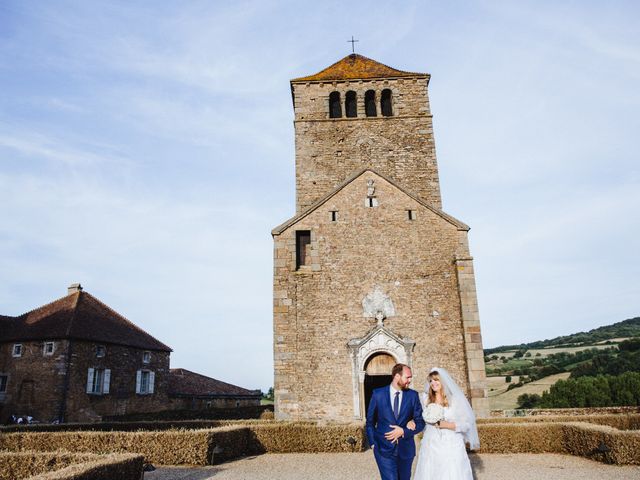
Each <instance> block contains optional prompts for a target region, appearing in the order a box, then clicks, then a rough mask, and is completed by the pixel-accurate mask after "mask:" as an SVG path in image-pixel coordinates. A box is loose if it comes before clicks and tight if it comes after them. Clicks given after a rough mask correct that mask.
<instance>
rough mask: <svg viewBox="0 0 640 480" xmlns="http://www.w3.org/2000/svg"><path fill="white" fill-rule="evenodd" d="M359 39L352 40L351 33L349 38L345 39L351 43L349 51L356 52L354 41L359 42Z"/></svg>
mask: <svg viewBox="0 0 640 480" xmlns="http://www.w3.org/2000/svg"><path fill="white" fill-rule="evenodd" d="M359 41H360V40H354V39H353V35H351V40H347V43H350V44H351V52H352V53H356V42H359Z"/></svg>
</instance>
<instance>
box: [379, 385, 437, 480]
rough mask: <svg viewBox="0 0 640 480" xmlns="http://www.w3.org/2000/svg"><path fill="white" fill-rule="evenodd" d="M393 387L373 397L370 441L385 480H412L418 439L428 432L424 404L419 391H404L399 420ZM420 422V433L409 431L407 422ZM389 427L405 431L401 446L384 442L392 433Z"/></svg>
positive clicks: (417, 427) (400, 442) (417, 425)
mask: <svg viewBox="0 0 640 480" xmlns="http://www.w3.org/2000/svg"><path fill="white" fill-rule="evenodd" d="M389 388H390V387H389V386H386V387H381V388H376V389H375V390H374V391H373V394H372V395H371V401H370V402H369V410H367V438H368V439H369V445H371V446H372V447H374V446H375V447H374V448H373V454H374V456H375V457H376V462H377V464H378V469H379V470H380V476H381V477H382V480H409V479H410V478H411V465H412V464H413V458H414V457H415V456H416V444H415V441H414V438H413V437H414V435H416V434H417V433H420V432H421V431H422V430H423V429H424V425H425V424H424V420H423V418H422V404H421V403H420V397H419V395H418V393H417V392H416V391H415V390H403V392H402V403H401V404H400V411H399V412H398V418H396V417H395V415H394V414H393V407H392V405H391V398H390V393H389ZM409 420H413V421H414V422H416V429H415V430H409V429H407V422H408V421H409ZM389 425H397V426H399V427H402V429H403V430H404V437H402V438H400V439H399V440H398V442H397V443H391V442H390V441H389V440H387V439H386V438H384V434H385V433H387V432H390V431H391V430H392V428H391V427H390V426H389Z"/></svg>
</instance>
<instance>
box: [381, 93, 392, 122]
mask: <svg viewBox="0 0 640 480" xmlns="http://www.w3.org/2000/svg"><path fill="white" fill-rule="evenodd" d="M380 110H381V111H382V115H384V116H385V117H390V116H392V115H393V112H392V110H391V90H389V89H388V88H385V89H384V90H382V96H381V98H380Z"/></svg>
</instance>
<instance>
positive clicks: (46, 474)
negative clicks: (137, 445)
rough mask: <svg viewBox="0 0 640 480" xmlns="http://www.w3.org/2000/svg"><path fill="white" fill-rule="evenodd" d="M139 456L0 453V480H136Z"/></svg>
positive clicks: (138, 477) (140, 459) (139, 472)
mask: <svg viewBox="0 0 640 480" xmlns="http://www.w3.org/2000/svg"><path fill="white" fill-rule="evenodd" d="M142 469H143V457H142V456H141V455H134V454H117V455H104V456H101V455H94V454H87V453H85V454H74V453H66V452H52V453H42V452H18V453H6V452H0V480H22V479H27V478H28V479H29V480H36V479H37V480H90V479H91V480H93V479H95V480H107V479H112V478H118V479H122V480H139V479H140V478H141V476H142Z"/></svg>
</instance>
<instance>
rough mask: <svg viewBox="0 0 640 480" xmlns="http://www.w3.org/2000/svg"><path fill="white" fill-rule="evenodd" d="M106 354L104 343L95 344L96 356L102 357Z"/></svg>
mask: <svg viewBox="0 0 640 480" xmlns="http://www.w3.org/2000/svg"><path fill="white" fill-rule="evenodd" d="M106 354H107V349H106V348H105V346H104V345H96V357H97V358H102V357H104V356H105V355H106Z"/></svg>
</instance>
